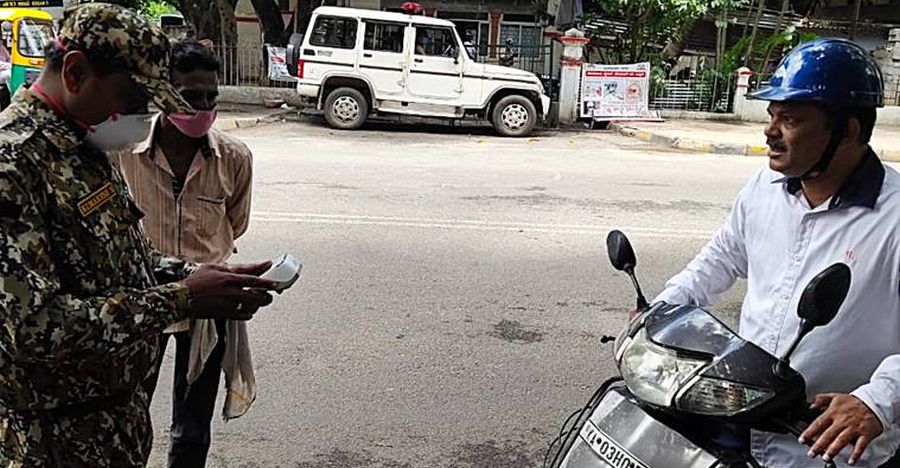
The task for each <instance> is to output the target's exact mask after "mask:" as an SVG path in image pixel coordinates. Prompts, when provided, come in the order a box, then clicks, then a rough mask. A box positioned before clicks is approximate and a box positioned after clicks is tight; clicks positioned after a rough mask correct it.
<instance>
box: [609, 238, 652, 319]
mask: <svg viewBox="0 0 900 468" xmlns="http://www.w3.org/2000/svg"><path fill="white" fill-rule="evenodd" d="M606 252H607V254H609V261H610V263H612V265H613V268H615V269H616V270H619V271H624V272H625V273H627V274H628V276H629V277H630V278H631V282H632V284H633V285H634V292H635V293H636V294H637V310H638V311H643V310H644V309H646V308H647V299H646V298H644V292H643V291H641V285H640V283H638V280H637V276H636V275H635V274H634V267H636V266H637V259H636V258H635V256H634V249H633V248H632V247H631V242H629V241H628V238H627V237H625V234H624V233H622V231H619V230H613V231H610V232H609V235H607V236H606Z"/></svg>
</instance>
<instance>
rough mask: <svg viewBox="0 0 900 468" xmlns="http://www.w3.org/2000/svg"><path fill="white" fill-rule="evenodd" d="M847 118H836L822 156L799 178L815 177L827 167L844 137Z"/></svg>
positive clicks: (809, 178) (808, 178) (810, 178)
mask: <svg viewBox="0 0 900 468" xmlns="http://www.w3.org/2000/svg"><path fill="white" fill-rule="evenodd" d="M848 120H849V119H848V118H847V116H846V115H844V116H841V117H839V118H838V119H837V122H835V123H834V129H833V130H832V131H831V138H830V139H829V140H828V145H827V146H826V147H825V151H824V152H822V157H821V158H819V162H817V163H816V164H814V165H813V167H811V168H809V170H808V171H806V172H804V173H803V175H802V176H800V180H812V179H815V178H816V177H819V176H820V175H822V173H824V172H825V170H826V169H828V165H829V164H831V161H832V160H833V159H834V155H835V154H836V153H837V149H838V146H840V145H841V141H842V140H843V139H844V132H845V129H846V128H847V121H848Z"/></svg>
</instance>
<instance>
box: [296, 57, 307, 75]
mask: <svg viewBox="0 0 900 468" xmlns="http://www.w3.org/2000/svg"><path fill="white" fill-rule="evenodd" d="M305 66H306V61H304V60H303V59H297V79H298V80H302V79H303V69H304V68H306V67H305Z"/></svg>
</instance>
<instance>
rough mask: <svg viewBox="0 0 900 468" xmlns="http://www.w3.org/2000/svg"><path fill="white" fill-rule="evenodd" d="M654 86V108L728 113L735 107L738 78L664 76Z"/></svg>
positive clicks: (651, 99)
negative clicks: (673, 77)
mask: <svg viewBox="0 0 900 468" xmlns="http://www.w3.org/2000/svg"><path fill="white" fill-rule="evenodd" d="M651 87H652V88H653V90H652V93H651V95H650V108H651V109H657V110H659V109H670V110H689V111H700V112H719V113H727V112H731V109H732V100H733V98H734V88H735V80H734V79H729V78H719V77H712V78H708V79H694V80H661V81H656V82H654V83H652V84H651Z"/></svg>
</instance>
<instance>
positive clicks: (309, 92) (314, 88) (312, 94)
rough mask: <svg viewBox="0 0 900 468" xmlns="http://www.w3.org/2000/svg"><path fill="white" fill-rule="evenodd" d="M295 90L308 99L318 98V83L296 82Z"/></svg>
mask: <svg viewBox="0 0 900 468" xmlns="http://www.w3.org/2000/svg"><path fill="white" fill-rule="evenodd" d="M297 92H298V93H300V95H301V96H303V97H305V98H308V99H318V98H319V85H317V84H307V83H303V82H300V83H297Z"/></svg>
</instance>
